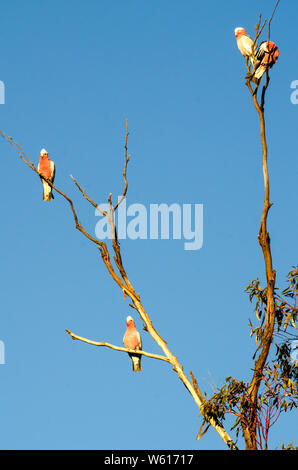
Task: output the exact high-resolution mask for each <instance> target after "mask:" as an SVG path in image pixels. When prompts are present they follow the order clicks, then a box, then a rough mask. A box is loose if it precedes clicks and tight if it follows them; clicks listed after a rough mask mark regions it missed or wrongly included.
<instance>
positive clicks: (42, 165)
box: [37, 149, 55, 201]
mask: <svg viewBox="0 0 298 470" xmlns="http://www.w3.org/2000/svg"><path fill="white" fill-rule="evenodd" d="M37 171H38V173H40V174H41V175H42V176H44V177H45V178H47V179H49V180H50V182H51V183H54V179H55V163H54V162H52V161H51V160H50V159H49V156H48V152H47V151H46V149H42V150H41V151H40V159H39V163H38V167H37ZM40 179H41V181H42V184H43V200H44V201H50V200H51V199H54V195H53V194H52V188H51V186H50V185H49V184H48V183H47V182H46V181H45V180H44V179H42V178H40Z"/></svg>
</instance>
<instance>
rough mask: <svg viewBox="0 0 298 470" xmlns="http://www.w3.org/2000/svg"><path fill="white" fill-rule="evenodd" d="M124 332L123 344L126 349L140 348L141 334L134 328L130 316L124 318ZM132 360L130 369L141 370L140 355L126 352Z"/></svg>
mask: <svg viewBox="0 0 298 470" xmlns="http://www.w3.org/2000/svg"><path fill="white" fill-rule="evenodd" d="M126 326H127V328H126V332H125V334H124V336H123V344H124V346H125V347H126V348H127V349H134V350H135V351H138V350H140V349H142V340H141V335H140V333H139V332H138V330H137V329H136V326H135V322H134V320H133V318H132V317H130V316H128V317H127V318H126ZM128 354H129V356H130V357H131V360H132V370H133V371H134V372H138V371H140V370H142V366H141V355H140V354H132V353H128Z"/></svg>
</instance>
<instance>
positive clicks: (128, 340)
mask: <svg viewBox="0 0 298 470" xmlns="http://www.w3.org/2000/svg"><path fill="white" fill-rule="evenodd" d="M123 343H124V346H125V347H126V348H128V349H136V347H137V346H138V345H139V338H138V335H137V330H135V331H134V330H133V331H129V329H127V330H126V333H125V335H124V338H123Z"/></svg>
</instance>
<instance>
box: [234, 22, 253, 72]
mask: <svg viewBox="0 0 298 470" xmlns="http://www.w3.org/2000/svg"><path fill="white" fill-rule="evenodd" d="M235 36H236V41H237V46H238V49H239V51H240V52H241V54H242V55H243V56H244V57H248V58H249V60H250V63H251V64H252V65H253V64H254V42H253V40H252V39H251V38H250V37H249V36H248V35H247V33H246V31H245V29H244V28H242V27H238V28H235Z"/></svg>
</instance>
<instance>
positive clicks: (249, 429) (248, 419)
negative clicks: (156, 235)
mask: <svg viewBox="0 0 298 470" xmlns="http://www.w3.org/2000/svg"><path fill="white" fill-rule="evenodd" d="M277 4H278V2H277ZM276 7H277V5H276ZM276 7H275V9H276ZM275 9H274V12H275ZM274 12H273V14H272V17H271V18H270V20H269V28H268V40H269V39H270V24H271V20H272V18H273V15H274ZM260 24H261V16H260V18H259V22H258V24H257V26H256V37H255V41H254V45H255V47H257V44H258V40H259V37H260V34H261V33H262V31H263V29H264V26H265V24H266V21H265V22H264V24H263V25H262V27H260ZM246 65H247V72H248V79H247V81H246V85H247V87H248V89H249V91H250V94H251V97H252V100H253V103H254V106H255V108H256V111H257V113H258V116H259V121H260V131H261V142H262V162H263V173H264V187H265V197H264V206H263V210H262V216H261V224H260V230H259V234H258V240H259V244H260V246H261V249H262V252H263V256H264V262H265V270H266V280H267V286H266V306H267V310H266V320H265V327H264V330H263V334H262V338H261V342H260V346H259V349H260V353H259V356H258V358H257V360H256V361H255V364H254V372H253V377H252V380H251V382H250V384H249V386H243V385H242V383H240V382H239V383H238V385H239V384H240V385H239V386H238V388H237V390H238V392H239V391H240V393H241V406H240V409H241V412H240V411H239V413H238V414H239V415H240V416H241V420H240V422H241V426H242V433H243V436H244V439H245V443H246V448H247V449H256V448H257V433H258V432H259V433H260V432H261V431H260V429H261V428H260V423H259V421H258V419H257V415H256V412H255V410H256V408H257V405H258V391H259V388H260V384H261V382H262V381H263V380H264V377H265V374H264V369H265V365H266V361H267V358H268V354H269V351H270V347H271V343H272V337H273V332H274V325H275V317H276V304H275V298H274V289H275V270H274V269H273V263H272V255H271V248H270V237H269V233H268V230H267V216H268V211H269V209H270V207H271V205H272V202H270V198H269V176H268V164H267V142H266V134H265V117H264V105H265V94H266V90H267V88H268V85H269V81H270V77H269V72H268V70H267V71H266V83H265V85H264V86H263V88H262V92H261V100H260V101H258V95H257V92H258V85H256V87H255V89H254V90H253V88H252V84H251V80H250V78H249V75H250V74H251V70H250V65H249V64H248V62H247V64H246ZM0 134H1V136H2V137H3V138H4V139H5V140H6V141H7V142H8V143H9V144H10V145H11V146H12V147H13V148H14V149H15V150H16V151H17V153H18V155H19V157H20V158H21V160H22V161H23V162H24V163H25V164H26V165H27V166H28V167H29V168H31V170H32V171H33V172H34V173H36V175H37V176H38V177H41V178H42V179H43V180H45V181H47V182H48V184H49V185H50V186H51V187H52V188H53V190H54V191H56V192H57V193H58V194H60V196H61V197H63V198H64V199H65V201H66V202H67V203H68V204H69V206H70V209H71V212H72V215H73V220H74V224H75V228H76V229H77V230H78V231H79V232H81V234H82V235H84V236H85V237H86V238H87V239H88V240H89V241H90V242H91V243H93V244H94V246H95V248H96V250H97V252H98V255H99V256H100V258H101V260H102V262H103V264H104V266H105V268H106V269H107V271H108V273H109V275H110V276H111V277H112V279H113V281H114V282H115V283H116V284H117V285H118V287H119V289H120V291H121V295H123V297H124V300H125V299H126V297H127V298H128V299H130V303H129V305H130V307H131V308H133V309H134V310H136V311H137V312H138V314H139V316H140V318H141V320H142V321H143V324H144V330H145V331H147V332H148V333H149V334H150V335H151V337H152V338H153V340H154V341H155V342H156V343H157V344H158V346H159V347H160V349H161V351H162V353H163V354H161V355H158V354H152V353H150V352H147V351H143V350H142V351H138V354H142V355H144V356H146V357H148V358H151V359H157V360H161V361H165V362H167V363H168V364H169V365H170V366H171V367H172V368H173V370H174V371H175V372H176V373H177V376H178V378H179V379H180V380H181V381H182V382H183V384H184V386H185V387H186V389H187V390H188V392H189V393H190V394H191V396H192V397H193V399H194V401H195V403H196V405H197V406H198V409H199V412H200V414H201V415H202V416H203V423H202V426H201V428H200V430H199V433H198V436H197V439H198V438H200V437H201V436H202V435H203V434H204V433H205V432H206V431H207V429H209V428H210V426H211V427H213V428H214V429H215V431H216V432H217V433H218V434H219V436H220V437H221V438H222V439H223V441H224V442H225V443H226V445H227V447H228V448H229V449H232V450H235V449H237V446H236V443H235V442H234V440H233V439H232V438H231V437H230V436H229V434H228V433H227V431H226V430H225V428H224V425H223V422H222V420H220V419H219V417H218V413H216V412H215V411H214V410H212V406H211V407H210V406H209V405H210V402H208V400H207V399H206V398H205V397H204V396H203V394H202V393H201V391H200V388H199V385H198V383H197V381H196V379H195V377H194V375H193V374H192V372H191V371H190V375H189V376H188V375H187V374H186V373H185V372H184V370H183V366H182V364H181V363H180V362H179V361H178V359H177V357H176V356H175V354H174V353H173V352H172V351H171V349H170V347H169V346H168V344H167V342H166V341H165V339H164V338H162V337H161V335H160V334H159V333H158V331H157V329H156V328H155V327H154V326H153V324H152V321H151V319H150V316H149V314H148V313H147V311H146V309H145V306H144V305H143V302H142V300H141V296H140V294H139V293H138V291H137V290H136V288H135V286H134V285H133V284H132V282H131V281H130V278H129V276H128V274H127V272H126V269H125V265H124V262H123V258H122V255H121V248H120V244H119V241H118V238H117V231H116V228H115V212H116V211H117V209H118V207H119V206H120V204H121V203H122V202H123V201H124V199H125V198H126V195H127V190H128V183H127V168H128V164H129V161H130V155H129V154H128V147H127V144H128V135H129V132H128V128H127V123H126V134H125V143H124V170H123V182H124V188H123V191H122V196H121V198H120V199H119V200H118V202H117V203H114V202H113V200H112V195H111V194H109V196H108V198H107V200H108V210H105V211H104V210H101V209H100V207H99V206H98V204H97V203H96V202H95V201H94V200H93V199H92V198H91V197H90V196H89V195H88V194H87V192H86V191H85V190H84V189H83V188H82V186H81V185H80V184H79V182H78V181H77V180H76V179H75V178H74V177H73V176H71V178H72V180H73V182H74V184H75V186H76V188H77V189H78V190H79V192H80V193H81V195H82V197H83V198H85V199H86V200H87V201H88V202H89V204H90V205H91V206H93V207H94V208H96V209H97V210H98V211H99V212H100V213H101V214H102V215H103V216H104V217H105V218H106V220H107V222H108V224H109V226H110V229H111V235H112V238H111V246H109V247H108V245H107V244H106V243H105V242H103V241H100V240H98V239H97V238H95V237H94V236H93V235H91V234H90V233H89V232H88V231H87V230H86V229H85V228H84V226H83V225H82V223H81V222H79V218H78V215H77V211H76V208H75V205H74V203H73V201H72V199H71V198H70V197H69V196H68V195H67V194H65V192H63V191H62V190H61V189H59V188H58V187H57V186H56V185H54V184H53V183H52V182H51V181H49V180H48V179H47V178H44V177H43V176H41V175H40V174H39V173H38V170H37V168H36V166H35V165H34V163H33V162H32V160H31V159H30V158H29V157H28V155H27V154H26V153H25V152H24V150H23V149H22V148H21V146H20V145H19V144H18V143H17V142H16V141H15V140H14V139H13V138H12V137H10V136H8V135H7V134H6V133H5V132H3V131H0ZM66 332H67V333H68V334H69V335H70V336H71V337H72V338H73V339H74V340H79V341H82V342H85V343H88V344H91V345H93V346H97V347H108V348H111V349H113V350H116V351H119V352H125V353H132V352H133V351H132V350H130V349H127V348H123V347H121V346H116V345H112V344H109V343H107V342H105V341H101V342H98V341H94V340H91V339H88V338H84V337H82V336H79V335H78V334H76V333H74V332H72V331H70V330H68V329H67V330H66ZM234 392H235V393H234V396H236V395H235V394H237V393H238V392H237V391H236V389H235V390H234ZM238 405H239V402H237V406H238ZM269 405H270V410H271V409H272V404H271V403H270V404H269ZM235 413H236V411H235ZM265 439H266V442H267V428H266V430H265Z"/></svg>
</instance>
